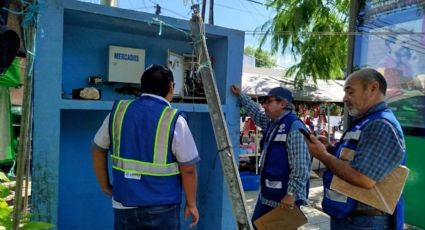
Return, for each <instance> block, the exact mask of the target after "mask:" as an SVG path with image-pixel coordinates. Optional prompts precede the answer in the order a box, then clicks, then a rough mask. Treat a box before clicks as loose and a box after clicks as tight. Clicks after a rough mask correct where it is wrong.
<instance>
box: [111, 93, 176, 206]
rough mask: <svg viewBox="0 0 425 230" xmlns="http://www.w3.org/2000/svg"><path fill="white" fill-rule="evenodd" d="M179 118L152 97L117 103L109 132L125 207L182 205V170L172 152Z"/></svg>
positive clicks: (116, 189)
mask: <svg viewBox="0 0 425 230" xmlns="http://www.w3.org/2000/svg"><path fill="white" fill-rule="evenodd" d="M178 116H179V113H178V112H177V110H176V109H173V108H171V107H169V106H168V104H167V103H166V102H164V101H162V100H159V99H157V98H154V97H151V96H142V97H140V98H139V99H138V100H135V101H117V102H115V104H114V107H113V109H112V112H111V116H110V121H109V133H110V137H111V147H110V150H111V153H112V155H111V157H112V168H113V170H112V173H113V186H114V187H113V197H114V199H115V200H116V201H118V202H121V203H122V204H123V205H124V206H152V205H169V204H177V203H180V202H181V197H182V185H181V178H180V175H179V173H180V171H179V168H178V165H177V161H176V158H175V156H174V155H173V154H172V151H171V144H172V138H173V134H174V127H175V123H176V120H177V118H178Z"/></svg>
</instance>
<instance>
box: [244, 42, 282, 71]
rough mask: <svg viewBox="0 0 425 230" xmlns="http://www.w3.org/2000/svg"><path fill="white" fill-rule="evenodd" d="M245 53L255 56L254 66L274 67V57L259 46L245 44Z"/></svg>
mask: <svg viewBox="0 0 425 230" xmlns="http://www.w3.org/2000/svg"><path fill="white" fill-rule="evenodd" d="M244 53H245V54H246V55H248V56H251V57H255V67H267V68H272V67H276V66H277V64H276V59H274V58H273V57H272V54H271V53H270V52H267V51H264V50H262V49H260V48H257V49H254V48H253V47H250V46H247V47H246V48H245V52H244Z"/></svg>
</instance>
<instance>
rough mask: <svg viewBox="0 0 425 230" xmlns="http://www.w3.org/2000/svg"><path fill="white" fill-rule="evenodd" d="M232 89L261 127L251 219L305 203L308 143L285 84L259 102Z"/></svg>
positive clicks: (233, 87) (234, 87) (308, 169)
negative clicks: (258, 184) (257, 189)
mask: <svg viewBox="0 0 425 230" xmlns="http://www.w3.org/2000/svg"><path fill="white" fill-rule="evenodd" d="M231 91H232V92H233V94H235V95H236V96H238V97H239V100H240V102H241V104H242V106H244V107H245V108H246V109H247V112H248V115H249V116H250V117H252V118H253V119H254V121H255V123H256V124H257V125H258V126H260V127H261V128H262V129H263V130H264V135H263V139H262V140H261V145H262V149H263V152H262V154H261V159H260V169H261V191H260V194H259V197H258V201H257V204H256V206H255V210H254V213H253V215H252V221H253V222H254V221H255V220H256V219H258V218H259V217H261V216H262V215H264V214H266V213H267V212H269V211H271V210H272V209H273V208H275V207H279V206H280V207H282V208H289V209H292V208H294V206H295V205H297V206H300V205H304V204H306V203H307V196H308V189H309V177H310V169H311V161H310V156H309V153H308V151H307V145H306V143H305V142H304V139H303V136H302V134H301V133H300V132H299V131H298V129H300V128H301V129H306V127H305V125H304V123H303V122H302V121H301V120H300V119H299V118H298V117H297V116H296V114H295V113H294V111H293V110H294V105H293V104H292V102H293V100H294V98H293V96H292V93H291V92H290V91H289V90H288V89H285V88H282V87H276V88H273V89H271V90H270V92H269V93H268V94H267V95H265V96H262V97H259V100H260V104H261V105H262V107H263V108H264V110H261V109H260V107H259V106H258V104H256V103H255V102H254V101H252V100H251V99H250V98H249V97H248V96H247V95H246V94H243V93H241V89H240V87H239V86H236V85H232V86H231Z"/></svg>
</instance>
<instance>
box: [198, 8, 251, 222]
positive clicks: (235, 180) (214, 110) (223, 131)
mask: <svg viewBox="0 0 425 230" xmlns="http://www.w3.org/2000/svg"><path fill="white" fill-rule="evenodd" d="M190 27H191V32H192V40H193V43H194V44H193V46H194V50H195V55H196V56H197V58H198V59H197V60H198V62H199V69H198V71H199V73H200V76H201V77H202V84H203V87H204V91H205V96H206V98H207V102H208V110H209V112H210V116H211V122H212V126H213V129H214V135H215V140H216V142H217V148H218V152H219V156H220V161H221V165H222V168H223V174H224V177H225V178H226V182H227V185H228V188H229V189H228V190H229V196H230V200H231V201H232V207H233V214H234V215H235V218H236V224H237V229H246V230H248V229H253V228H252V224H251V221H250V219H249V216H248V212H247V209H246V204H245V195H244V193H243V190H242V183H241V179H240V177H239V171H238V168H237V165H236V161H235V159H234V157H233V156H234V153H233V147H232V145H231V142H230V138H229V132H228V130H227V125H226V123H225V118H224V113H223V110H222V107H221V102H220V97H219V95H218V91H217V85H216V83H215V78H214V71H213V69H212V65H211V60H210V56H209V54H208V49H207V44H206V41H205V33H204V23H203V21H202V19H201V17H200V16H199V14H198V13H197V12H195V13H194V14H193V15H192V19H191V23H190Z"/></svg>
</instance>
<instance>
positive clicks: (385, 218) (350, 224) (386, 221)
mask: <svg viewBox="0 0 425 230" xmlns="http://www.w3.org/2000/svg"><path fill="white" fill-rule="evenodd" d="M393 222H394V221H393V217H392V216H390V215H382V216H349V217H347V218H345V219H336V218H332V217H331V229H332V230H381V229H394V224H393Z"/></svg>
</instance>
